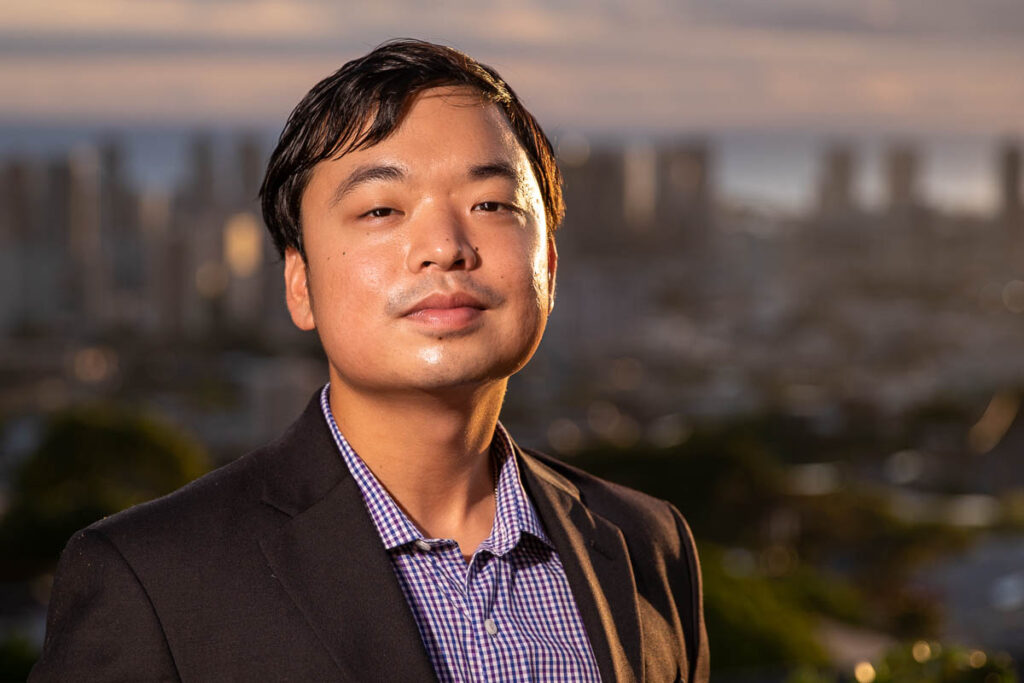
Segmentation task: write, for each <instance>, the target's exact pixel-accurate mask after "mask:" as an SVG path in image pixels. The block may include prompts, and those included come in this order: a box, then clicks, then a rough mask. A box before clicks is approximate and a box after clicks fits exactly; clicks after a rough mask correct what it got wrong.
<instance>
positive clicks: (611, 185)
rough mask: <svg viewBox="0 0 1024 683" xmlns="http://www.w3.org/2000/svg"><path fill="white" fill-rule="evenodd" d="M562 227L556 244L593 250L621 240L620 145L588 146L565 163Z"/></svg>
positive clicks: (622, 168)
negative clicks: (578, 156)
mask: <svg viewBox="0 0 1024 683" xmlns="http://www.w3.org/2000/svg"><path fill="white" fill-rule="evenodd" d="M562 173H563V176H564V197H565V206H566V211H565V229H564V230H562V231H560V232H559V238H558V240H559V246H560V247H561V248H563V249H565V250H566V251H569V252H572V251H579V252H595V251H602V250H605V249H608V248H610V247H612V246H614V245H619V244H621V243H623V242H624V241H625V237H626V235H627V232H626V228H625V225H626V204H625V191H626V190H625V187H626V183H625V162H624V160H623V153H622V150H621V148H611V147H610V148H598V149H592V150H590V152H589V153H588V155H587V157H586V159H585V160H583V161H581V162H580V163H579V164H577V165H570V164H565V165H564V167H563V168H562Z"/></svg>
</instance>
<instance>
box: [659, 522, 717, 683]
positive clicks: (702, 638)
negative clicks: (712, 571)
mask: <svg viewBox="0 0 1024 683" xmlns="http://www.w3.org/2000/svg"><path fill="white" fill-rule="evenodd" d="M669 508H670V509H671V510H672V516H673V517H674V518H675V522H676V528H677V529H678V530H679V540H680V543H682V546H683V554H684V558H683V559H684V560H685V561H686V562H687V564H688V565H689V571H688V572H687V574H688V579H689V580H688V581H686V582H685V585H679V586H677V587H676V603H677V606H678V607H679V614H680V618H682V619H683V620H684V624H683V630H684V632H685V634H686V649H687V655H688V657H689V660H690V671H689V676H688V677H687V678H686V680H687V681H690V683H707V682H708V679H709V678H710V676H711V672H710V667H711V663H710V653H709V649H708V633H707V628H706V627H705V625H704V589H703V586H702V582H701V573H700V561H699V560H698V558H697V544H696V543H695V542H694V540H693V533H691V532H690V526H689V525H688V524H687V523H686V520H685V519H684V518H683V515H682V514H681V513H680V512H679V510H677V509H676V507H675V506H674V505H671V504H669Z"/></svg>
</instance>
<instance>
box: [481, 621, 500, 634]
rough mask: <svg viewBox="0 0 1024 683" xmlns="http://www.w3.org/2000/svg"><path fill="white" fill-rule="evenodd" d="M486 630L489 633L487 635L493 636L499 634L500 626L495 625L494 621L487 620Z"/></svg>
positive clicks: (485, 623) (485, 622)
mask: <svg viewBox="0 0 1024 683" xmlns="http://www.w3.org/2000/svg"><path fill="white" fill-rule="evenodd" d="M484 630H485V631H487V635H489V636H493V635H494V634H495V633H497V632H498V625H497V624H495V623H494V619H485V620H484Z"/></svg>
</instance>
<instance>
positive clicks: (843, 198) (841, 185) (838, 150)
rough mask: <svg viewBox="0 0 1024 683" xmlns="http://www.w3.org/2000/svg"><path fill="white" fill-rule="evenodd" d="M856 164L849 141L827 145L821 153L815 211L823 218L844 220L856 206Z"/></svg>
mask: <svg viewBox="0 0 1024 683" xmlns="http://www.w3.org/2000/svg"><path fill="white" fill-rule="evenodd" d="M856 173H857V165H856V160H855V158H854V152H853V148H852V147H851V146H850V145H849V144H845V143H837V144H833V145H830V146H829V147H828V148H827V149H826V150H825V152H824V155H823V156H822V165H821V171H820V174H819V177H818V215H819V217H821V218H822V219H824V220H827V221H834V220H844V219H846V218H848V217H849V216H851V215H852V214H853V213H854V212H855V211H856V209H857V206H856V199H855V197H854V182H855V180H856Z"/></svg>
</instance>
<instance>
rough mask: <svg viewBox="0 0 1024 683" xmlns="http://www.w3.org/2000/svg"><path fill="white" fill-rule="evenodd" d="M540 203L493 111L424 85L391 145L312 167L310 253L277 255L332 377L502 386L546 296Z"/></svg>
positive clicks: (405, 386)
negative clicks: (315, 334) (427, 88)
mask: <svg viewBox="0 0 1024 683" xmlns="http://www.w3.org/2000/svg"><path fill="white" fill-rule="evenodd" d="M543 207H544V205H543V201H542V198H541V194H540V189H539V187H538V185H537V180H536V178H535V177H534V175H533V172H532V170H531V168H530V164H529V161H528V159H527V156H526V154H525V152H524V151H523V149H522V148H521V146H520V145H519V143H518V142H517V140H516V138H515V136H514V134H513V133H512V131H511V129H510V128H509V125H508V123H507V122H506V120H505V118H504V116H503V114H502V113H501V111H500V110H499V109H498V108H497V106H495V105H494V104H491V103H486V102H484V101H483V100H482V99H481V98H480V97H479V95H478V94H477V93H476V92H475V91H472V90H470V89H466V88H434V89H431V90H427V91H425V92H424V93H422V94H421V95H419V96H418V97H416V99H415V100H414V101H413V103H412V106H411V107H410V108H409V110H408V112H407V114H406V116H405V118H404V120H403V121H402V124H401V126H399V128H398V129H397V130H396V131H395V132H394V133H393V134H392V135H391V136H390V137H388V138H387V139H386V140H384V141H383V142H381V143H379V144H377V145H374V146H373V147H370V148H368V149H363V150H358V151H354V152H350V153H348V154H345V155H344V156H342V157H341V158H340V159H335V160H328V161H324V162H321V163H320V164H319V165H317V166H316V167H315V168H314V169H313V172H312V175H311V177H310V181H309V184H308V186H307V188H306V190H305V193H304V195H303V198H302V205H301V209H302V229H303V239H304V241H305V248H306V258H307V261H306V263H305V264H304V263H303V261H302V258H301V256H300V255H299V254H298V253H297V252H296V251H295V250H293V249H291V250H289V251H288V252H287V253H286V257H285V282H286V287H287V299H288V307H289V310H290V312H291V315H292V320H293V321H294V322H295V324H296V325H297V326H299V327H300V328H302V329H307V330H308V329H313V328H316V329H317V330H318V332H319V335H320V340H321V343H322V344H323V346H324V350H325V352H326V353H327V357H328V359H329V361H330V374H331V380H332V382H334V383H341V384H343V385H344V386H345V387H348V388H350V389H352V390H355V391H375V392H382V391H383V392H388V391H399V392H401V391H407V390H410V389H417V390H427V391H431V390H438V389H442V388H449V387H460V386H473V385H483V384H487V383H493V382H495V381H504V380H505V379H506V378H507V377H508V376H509V375H511V374H512V373H514V372H516V371H517V370H519V369H520V368H521V367H522V366H523V365H524V364H525V363H526V362H527V361H528V360H529V358H530V356H531V355H532V354H533V352H534V350H535V349H536V348H537V344H538V343H539V342H540V339H541V336H542V334H543V332H544V326H545V323H546V321H547V316H548V313H549V312H550V310H551V306H552V304H553V301H554V299H553V294H554V279H555V266H556V255H555V249H554V244H553V242H552V241H551V240H550V239H549V238H548V236H547V230H546V225H545V217H544V208H543ZM307 280H308V281H307ZM307 287H308V288H307Z"/></svg>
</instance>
